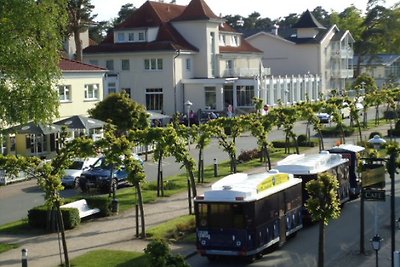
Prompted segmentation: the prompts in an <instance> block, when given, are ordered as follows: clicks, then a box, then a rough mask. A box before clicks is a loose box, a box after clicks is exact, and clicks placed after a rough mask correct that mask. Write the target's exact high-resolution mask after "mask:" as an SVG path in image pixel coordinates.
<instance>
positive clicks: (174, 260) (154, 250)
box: [144, 240, 190, 267]
mask: <svg viewBox="0 0 400 267" xmlns="http://www.w3.org/2000/svg"><path fill="white" fill-rule="evenodd" d="M144 253H145V254H146V255H147V256H148V257H149V260H150V266H152V267H167V266H174V267H189V266H190V265H188V264H187V263H186V262H185V260H184V258H183V257H182V256H180V255H172V254H171V250H170V248H169V246H168V244H167V242H165V241H164V240H153V241H151V242H150V243H149V244H148V245H147V247H146V248H145V249H144Z"/></svg>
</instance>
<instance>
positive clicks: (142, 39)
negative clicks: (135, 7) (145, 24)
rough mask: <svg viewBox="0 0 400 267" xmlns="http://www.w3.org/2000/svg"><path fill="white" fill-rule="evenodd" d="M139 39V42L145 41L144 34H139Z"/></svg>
mask: <svg viewBox="0 0 400 267" xmlns="http://www.w3.org/2000/svg"><path fill="white" fill-rule="evenodd" d="M138 38H139V41H144V39H145V38H144V32H139V36H138Z"/></svg>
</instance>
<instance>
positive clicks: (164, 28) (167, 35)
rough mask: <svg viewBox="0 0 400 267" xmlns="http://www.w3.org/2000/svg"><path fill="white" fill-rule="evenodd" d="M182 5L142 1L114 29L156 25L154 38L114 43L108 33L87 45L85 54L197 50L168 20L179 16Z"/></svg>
mask: <svg viewBox="0 0 400 267" xmlns="http://www.w3.org/2000/svg"><path fill="white" fill-rule="evenodd" d="M184 10H185V6H180V5H175V4H167V3H162V2H152V1H147V2H145V3H144V4H143V5H142V6H141V7H140V8H138V9H136V10H135V11H134V12H133V13H132V14H131V16H129V17H128V18H127V19H126V20H125V21H124V22H122V23H121V24H119V25H118V26H116V27H115V30H125V29H126V30H128V29H137V28H139V29H140V28H148V27H159V31H158V34H157V37H156V39H155V40H154V41H152V42H137V43H114V34H113V32H110V33H109V34H108V35H107V37H106V38H105V39H104V41H103V42H102V43H100V44H99V45H97V46H89V47H87V48H85V49H84V53H88V54H90V53H99V52H103V53H119V52H143V51H176V50H178V49H180V50H186V51H198V48H196V47H195V46H193V45H192V44H190V43H189V42H188V41H187V40H186V39H185V38H183V36H182V35H181V34H180V33H179V32H178V31H177V30H176V29H175V28H174V27H173V26H172V24H171V23H170V21H171V20H172V19H174V18H176V17H177V16H179V15H180V14H181V13H182V12H183V11H184Z"/></svg>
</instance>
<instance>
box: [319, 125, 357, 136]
mask: <svg viewBox="0 0 400 267" xmlns="http://www.w3.org/2000/svg"><path fill="white" fill-rule="evenodd" d="M343 130H344V135H345V136H351V135H352V134H353V133H354V128H352V127H350V126H344V127H343ZM321 133H322V136H323V137H337V136H339V135H340V134H341V130H340V128H339V127H337V126H334V127H324V128H322V129H321Z"/></svg>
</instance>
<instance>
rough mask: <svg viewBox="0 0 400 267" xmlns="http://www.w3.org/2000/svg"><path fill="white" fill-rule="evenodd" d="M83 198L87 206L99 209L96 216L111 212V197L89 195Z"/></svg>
mask: <svg viewBox="0 0 400 267" xmlns="http://www.w3.org/2000/svg"><path fill="white" fill-rule="evenodd" d="M85 199H86V202H87V203H88V205H89V207H91V208H98V209H100V212H99V213H98V214H97V216H99V217H107V216H110V215H111V214H112V212H111V201H112V199H111V198H109V197H108V196H91V197H87V198H85Z"/></svg>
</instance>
